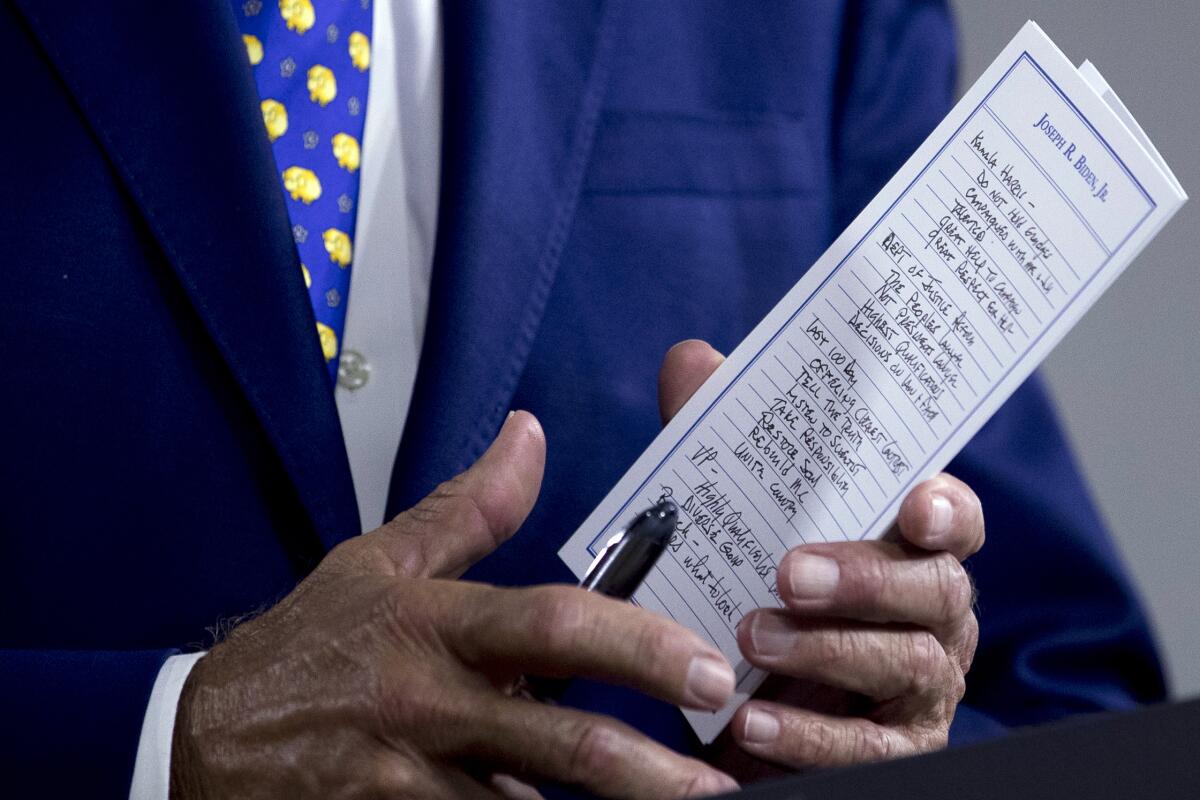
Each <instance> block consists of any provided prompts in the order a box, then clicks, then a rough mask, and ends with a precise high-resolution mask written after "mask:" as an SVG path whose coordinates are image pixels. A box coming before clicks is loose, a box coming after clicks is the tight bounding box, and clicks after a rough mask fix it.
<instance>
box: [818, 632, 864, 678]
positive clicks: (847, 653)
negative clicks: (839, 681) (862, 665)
mask: <svg viewBox="0 0 1200 800" xmlns="http://www.w3.org/2000/svg"><path fill="white" fill-rule="evenodd" d="M812 643H813V656H814V657H815V658H816V659H817V661H818V663H819V664H820V665H821V666H824V667H827V668H829V669H831V670H835V671H836V670H837V669H839V668H841V667H852V666H853V662H854V661H855V655H856V654H857V653H858V652H859V650H860V649H861V647H860V644H859V637H858V635H857V633H856V632H855V631H851V630H848V629H846V628H842V627H840V626H839V627H835V628H833V629H830V630H829V631H827V632H825V633H824V634H823V635H820V636H816V637H814V638H813V639H812Z"/></svg>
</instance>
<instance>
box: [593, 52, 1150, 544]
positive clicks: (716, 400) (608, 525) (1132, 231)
mask: <svg viewBox="0 0 1200 800" xmlns="http://www.w3.org/2000/svg"><path fill="white" fill-rule="evenodd" d="M1022 61H1028V62H1029V63H1030V64H1031V65H1032V66H1033V68H1034V69H1036V70H1037V71H1038V73H1039V74H1040V75H1041V76H1042V77H1043V78H1045V80H1046V82H1047V83H1048V84H1050V86H1051V87H1053V88H1054V91H1055V92H1057V93H1058V95H1059V97H1061V98H1062V99H1063V101H1064V102H1066V103H1067V105H1069V106H1070V107H1071V109H1072V110H1073V111H1074V112H1075V114H1076V116H1078V117H1079V119H1080V120H1081V121H1082V122H1083V124H1084V125H1086V126H1087V128H1088V130H1090V131H1091V132H1092V134H1093V135H1094V136H1095V137H1096V138H1097V139H1098V140H1099V141H1100V143H1101V144H1103V145H1104V148H1105V149H1106V150H1108V152H1109V154H1110V155H1111V156H1112V157H1113V159H1114V160H1115V161H1116V162H1117V163H1118V164H1120V166H1121V169H1122V170H1123V171H1124V172H1125V174H1126V175H1127V176H1128V177H1129V179H1130V180H1131V181H1132V182H1133V184H1134V185H1135V186H1137V188H1138V190H1139V191H1140V192H1141V193H1142V196H1143V197H1145V198H1146V201H1147V202H1148V203H1149V204H1150V210H1149V211H1147V212H1146V214H1145V215H1143V216H1142V218H1141V219H1140V220H1138V222H1137V224H1136V225H1134V226H1133V228H1131V229H1130V231H1129V233H1128V234H1126V236H1125V238H1124V239H1122V240H1121V243H1120V244H1118V245H1117V246H1116V247H1115V248H1113V250H1112V251H1111V252H1109V253H1108V255H1107V257H1106V258H1105V259H1104V261H1103V262H1102V263H1101V264H1100V266H1099V267H1098V268H1096V270H1095V271H1094V272H1093V273H1092V275H1091V277H1089V278H1088V279H1087V280H1086V281H1084V283H1083V285H1082V286H1080V287H1079V290H1078V291H1077V292H1076V295H1075V299H1073V300H1072V301H1071V302H1070V303H1067V304H1066V305H1065V306H1063V307H1062V308H1061V309H1060V310H1059V312H1058V314H1056V315H1055V316H1054V319H1052V320H1050V323H1049V324H1048V325H1046V326H1045V328H1044V329H1043V330H1042V332H1041V333H1040V334H1038V336H1037V338H1036V339H1034V340H1033V341H1032V342H1030V343H1029V346H1028V347H1027V348H1026V349H1025V351H1024V352H1023V353H1021V356H1020V358H1017V359H1016V360H1015V361H1014V362H1013V365H1012V366H1010V367H1009V368H1008V370H1006V371H1005V373H1004V374H1003V375H1001V376H1000V377H999V379H998V380H996V381H995V383H993V385H992V388H991V389H989V390H988V392H987V394H985V395H984V396H983V397H982V398H980V399H979V401H978V402H977V403H976V404H975V408H974V409H972V411H971V413H970V414H967V415H966V416H965V417H964V418H963V420H962V422H960V423H959V424H958V427H956V428H955V429H954V430H953V431H951V432H950V434H949V436H947V437H946V439H947V440H949V439H952V438H954V437H955V436H957V435H958V432H959V431H960V430H962V427H963V425H965V424H966V423H967V422H968V421H969V420H971V419H972V418H973V416H974V414H975V411H977V410H978V409H979V407H980V406H981V405H983V404H984V403H986V402H987V401H988V399H989V398H990V397H991V396H992V394H993V393H995V391H996V387H997V386H999V385H1000V384H1002V383H1004V381H1006V380H1007V379H1008V376H1009V375H1011V374H1012V371H1013V370H1014V369H1016V367H1017V366H1018V365H1020V364H1022V363H1023V359H1024V358H1025V356H1026V355H1028V353H1029V351H1030V350H1032V349H1033V348H1034V347H1036V346H1037V345H1038V343H1039V342H1040V341H1041V340H1042V337H1044V336H1045V335H1046V332H1047V331H1048V330H1050V329H1051V328H1052V327H1053V326H1054V324H1055V323H1056V322H1057V321H1058V320H1059V318H1061V317H1062V315H1063V314H1065V313H1066V312H1067V311H1069V310H1070V309H1071V308H1073V307H1074V305H1075V301H1076V300H1077V299H1078V297H1079V295H1080V294H1082V293H1083V292H1084V291H1086V290H1087V287H1088V286H1089V285H1091V283H1092V281H1093V280H1095V279H1096V276H1097V275H1099V274H1100V273H1102V272H1103V271H1104V268H1105V267H1106V266H1108V263H1109V262H1110V261H1111V260H1112V257H1113V254H1114V253H1117V252H1119V251H1120V250H1121V248H1122V247H1124V246H1125V243H1126V242H1128V241H1129V239H1130V237H1132V236H1133V235H1134V234H1135V233H1136V232H1137V231H1138V229H1139V228H1141V226H1142V225H1143V224H1144V223H1145V222H1146V220H1147V219H1148V218H1149V217H1150V215H1151V214H1153V213H1154V210H1155V209H1156V208H1158V204H1157V203H1155V202H1154V198H1152V197H1151V196H1150V193H1149V192H1147V191H1146V189H1145V187H1144V186H1142V184H1141V182H1140V181H1139V180H1138V179H1137V178H1136V177H1135V176H1134V174H1133V172H1132V171H1130V169H1129V167H1128V166H1127V165H1126V164H1125V162H1124V161H1122V160H1121V157H1120V156H1118V155H1117V153H1116V151H1115V150H1113V148H1112V146H1111V145H1109V143H1108V140H1107V139H1105V138H1104V137H1103V136H1102V135H1101V134H1100V132H1099V131H1097V130H1096V128H1095V127H1094V126H1093V125H1092V123H1091V122H1090V121H1089V120H1088V119H1087V117H1085V116H1084V115H1083V112H1081V111H1080V110H1079V108H1078V106H1076V105H1075V103H1074V102H1072V101H1071V99H1070V98H1069V97H1067V95H1066V93H1065V92H1063V90H1062V88H1061V87H1059V85H1058V84H1057V83H1055V82H1054V80H1053V79H1052V78H1051V77H1050V76H1049V75H1048V74H1047V73H1046V71H1045V70H1044V69H1042V67H1041V65H1040V64H1038V63H1037V60H1036V59H1034V58H1033V56H1031V55H1030V54H1029V52H1028V51H1022V52H1021V54H1020V55H1019V56H1017V58H1016V60H1015V61H1013V63H1012V65H1011V66H1010V67H1009V68H1008V69H1007V70H1005V72H1004V75H1002V76H1001V77H1000V80H998V81H996V84H995V86H993V87H992V88H991V89H990V90H988V93H987V94H986V95H984V97H983V99H982V100H980V101H979V104H978V105H977V106H975V108H974V109H972V111H971V113H970V114H968V115H967V116H966V118H965V119H964V120H963V122H962V124H961V125H959V126H958V128H957V129H955V131H954V133H953V134H952V135H951V136H950V137H949V138H948V139H947V140H946V142H945V143H943V144H942V146H941V147H940V148H938V151H937V153H935V154H934V156H933V158H931V159H929V161H928V162H927V163H926V164H925V166H923V167H922V168H921V171H920V172H918V173H917V175H916V177H914V178H913V179H912V181H911V182H910V183H909V184H908V186H906V187H905V188H904V191H902V192H900V194H899V195H898V196H897V197H896V199H895V200H894V201H893V202H892V204H891V205H890V206H888V208H887V210H886V211H884V212H883V213H882V214H881V215H880V216H879V218H878V219H876V221H875V222H874V224H872V225H871V227H870V228H869V229H868V230H867V232H866V233H865V234H863V237H862V238H861V239H859V240H858V242H856V243H855V245H854V247H852V248H850V251H849V252H848V253H847V254H846V256H845V257H844V258H843V259H842V260H841V261H839V262H838V264H837V266H836V267H834V268H833V269H832V270H830V272H829V274H828V275H827V276H825V279H824V280H823V281H821V283H820V285H818V286H817V288H816V290H815V291H813V293H812V294H811V295H809V297H808V298H807V299H806V300H805V301H804V302H803V303H802V304H801V305H800V306H799V307H798V308H797V309H796V310H795V311H794V312H793V313H792V315H791V316H789V317H788V318H787V319H786V320H785V321H784V322H783V324H782V325H780V326H779V329H778V330H776V331H775V333H774V334H772V335H771V338H770V339H768V340H767V341H766V343H765V344H764V345H763V346H762V347H761V348H759V350H758V352H757V353H755V354H754V357H753V358H751V359H750V360H749V361H748V362H747V363H746V365H745V366H744V367H742V369H741V371H739V372H738V374H737V375H735V376H734V377H733V380H731V381H729V383H728V384H727V385H726V386H725V388H724V389H722V390H721V393H720V394H718V395H717V396H716V397H715V398H714V399H713V401H712V402H711V403H709V405H708V408H706V409H704V411H703V413H701V414H700V416H698V417H697V418H696V421H695V422H693V423H692V425H691V427H689V428H688V429H687V431H685V432H684V434H683V436H681V437H679V440H678V441H677V442H676V443H675V444H674V445H673V446H672V447H671V449H670V450H669V451H668V452H667V454H666V455H665V456H663V457H662V459H661V460H660V461H659V462H658V464H657V465H655V467H654V468H653V469H652V470H650V474H649V475H648V476H647V477H646V479H645V480H644V481H642V483H641V484H640V485H639V486H638V488H637V490H636V491H635V492H634V493H633V496H632V497H630V498H629V499H628V500H626V501H625V502H624V503H623V504H622V505H621V507H620V508H619V509H617V511H616V513H615V514H613V516H612V518H611V519H609V521H608V522H606V523H605V524H604V525H603V526H602V527H601V528H600V530H599V531H598V532H597V534H596V536H595V537H594V538H593V539H592V541H591V542H590V543H589V544H588V547H587V550H588V552H589V553H591V554H592V556H595V555H596V554H597V549H596V545H597V543H598V542H600V540H601V539H603V538H604V535H605V532H607V531H608V530H609V529H610V528H611V527H612V524H613V523H614V522H616V521H617V519H618V518H620V517H622V516H624V515H625V514H626V512H627V509H628V508H629V506H630V505H631V504H632V502H633V500H634V499H635V498H636V497H637V496H639V495H640V494H641V493H642V491H643V490H644V489H645V488H646V485H647V484H648V483H650V481H651V479H652V478H653V477H654V476H655V475H656V474H658V472H659V470H661V469H662V467H663V465H664V464H666V463H667V461H668V460H670V459H671V458H672V457H674V455H675V453H676V452H677V451H678V450H679V447H680V445H681V444H683V442H684V440H685V439H687V438H688V437H689V436H691V434H692V431H694V430H695V429H696V427H697V426H699V425H700V423H702V422H703V421H704V420H705V419H706V418H707V417H708V415H709V413H710V412H711V411H712V410H713V408H714V407H715V406H716V405H717V404H718V403H720V402H721V400H722V399H723V398H724V397H725V395H726V394H727V393H728V392H729V390H730V389H731V388H733V386H734V385H735V384H737V383H738V381H739V380H741V377H742V376H743V375H744V374H745V373H746V370H748V369H750V368H751V367H752V366H754V364H755V363H756V362H757V361H758V359H759V358H760V357H762V355H763V353H765V352H766V351H767V350H768V349H769V348H770V347H771V345H772V344H774V343H775V340H776V339H778V338H779V336H780V334H782V333H783V332H784V331H785V330H787V328H788V327H789V326H790V325H791V324H792V322H794V321H795V319H796V317H798V316H800V313H801V312H803V311H804V309H805V308H806V307H807V306H808V304H809V302H810V301H811V300H812V298H813V297H815V296H816V295H817V294H818V293H820V291H821V290H822V289H823V288H825V285H826V284H827V283H829V281H830V280H831V279H832V278H833V277H834V276H835V275H837V274H838V272H839V271H840V270H841V268H842V266H844V265H845V263H846V262H847V261H848V260H849V259H850V257H851V256H853V255H854V254H855V253H857V252H858V250H859V248H860V247H862V244H863V242H865V241H866V240H867V238H868V237H870V236H871V234H872V233H874V232H875V229H876V228H877V227H878V226H879V223H880V221H882V219H883V218H884V217H886V216H887V215H888V214H890V213H891V212H892V210H893V209H894V208H895V207H896V206H897V205H899V203H900V202H901V201H902V200H903V199H904V198H905V197H907V196H908V193H909V192H910V191H911V190H912V188H913V186H914V185H916V183H917V182H918V181H920V180H921V178H922V177H924V175H925V173H926V171H927V170H928V169H929V167H930V165H931V164H932V163H933V162H934V161H936V160H937V159H938V158H939V157H940V156H941V155H942V153H943V152H945V150H946V148H947V147H949V146H950V144H951V143H952V142H954V141H957V139H958V136H959V134H960V133H962V130H963V128H965V127H967V123H968V122H970V121H971V120H972V119H974V118H975V115H976V114H978V113H979V110H980V109H981V108H983V107H984V106H985V105H986V104H987V101H988V100H989V99H990V98H991V96H992V95H993V94H994V93H995V92H996V90H997V89H999V88H1000V87H1001V86H1002V85H1003V84H1004V82H1005V81H1006V80H1008V77H1009V75H1011V74H1012V73H1013V70H1015V69H1016V68H1017V67H1018V66H1019V65H1020V64H1021V62H1022ZM1010 135H1011V133H1010ZM1013 140H1014V141H1016V137H1015V136H1014V137H1013ZM1017 144H1018V146H1020V143H1019V142H1018V143H1017ZM1026 155H1029V154H1028V153H1026ZM1030 161H1031V162H1032V163H1033V164H1034V166H1036V167H1038V169H1039V171H1041V172H1042V175H1043V176H1044V177H1045V178H1046V180H1047V181H1049V182H1050V184H1051V185H1052V186H1054V187H1055V189H1058V184H1057V182H1056V181H1055V180H1054V179H1053V178H1051V177H1050V176H1049V175H1047V174H1046V173H1045V171H1044V170H1042V169H1041V166H1040V165H1039V164H1038V162H1037V161H1036V159H1034V158H1033V157H1032V156H1030ZM1059 191H1060V192H1061V190H1059ZM1071 207H1072V209H1073V210H1074V211H1075V212H1076V214H1078V215H1079V217H1080V219H1083V215H1082V214H1081V213H1079V210H1078V209H1077V208H1075V207H1074V205H1072V206H1071ZM1084 224H1085V225H1086V224H1087V222H1086V220H1084ZM1101 247H1102V248H1103V244H1101ZM944 449H945V446H944V444H943V446H942V447H939V448H937V449H936V450H934V451H933V453H932V454H931V455H930V457H929V458H928V459H926V461H925V463H924V464H922V465H921V468H920V469H917V470H913V472H912V474H913V478H911V479H910V480H909V482H908V483H907V484H906V485H905V486H904V488H903V489H901V491H900V493H901V494H904V493H905V492H907V491H908V490H909V489H910V488H911V487H912V485H913V483H914V482H915V481H916V480H917V477H918V476H920V475H924V474H925V470H926V469H928V467H929V465H930V464H931V463H933V460H934V458H935V457H937V456H938V455H939V454H940V453H941V452H942V451H943V450H944ZM886 510H887V508H886V507H885V508H884V509H882V510H881V511H880V512H879V514H878V515H876V517H875V519H873V520H872V521H871V523H870V524H869V525H867V530H870V529H871V528H874V527H875V525H876V524H878V522H879V520H880V518H881V517H882V516H883V513H884V511H886Z"/></svg>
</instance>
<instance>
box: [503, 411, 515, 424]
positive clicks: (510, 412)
mask: <svg viewBox="0 0 1200 800" xmlns="http://www.w3.org/2000/svg"><path fill="white" fill-rule="evenodd" d="M515 413H517V412H516V411H509V412H508V416H507V417H505V418H504V421H505V422H508V421H509V420H510V419H512V418H513V414H515Z"/></svg>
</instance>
